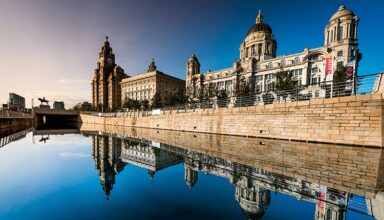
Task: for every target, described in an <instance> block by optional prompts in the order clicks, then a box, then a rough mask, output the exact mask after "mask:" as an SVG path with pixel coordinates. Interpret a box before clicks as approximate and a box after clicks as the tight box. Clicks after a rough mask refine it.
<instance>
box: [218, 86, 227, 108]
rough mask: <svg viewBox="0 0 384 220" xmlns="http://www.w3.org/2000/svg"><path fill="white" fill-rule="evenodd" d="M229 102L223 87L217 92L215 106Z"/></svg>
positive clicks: (223, 105)
mask: <svg viewBox="0 0 384 220" xmlns="http://www.w3.org/2000/svg"><path fill="white" fill-rule="evenodd" d="M228 103H229V99H228V94H227V91H226V90H225V89H222V90H220V91H219V92H218V94H217V106H218V107H226V106H227V105H228Z"/></svg>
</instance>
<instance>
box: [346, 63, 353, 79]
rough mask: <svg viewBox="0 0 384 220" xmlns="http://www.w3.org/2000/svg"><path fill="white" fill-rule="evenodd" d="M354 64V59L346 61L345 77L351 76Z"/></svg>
mask: <svg viewBox="0 0 384 220" xmlns="http://www.w3.org/2000/svg"><path fill="white" fill-rule="evenodd" d="M354 66H355V61H354V60H353V61H349V62H348V63H347V72H346V75H347V77H352V76H353V67H354Z"/></svg>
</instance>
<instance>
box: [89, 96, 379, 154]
mask: <svg viewBox="0 0 384 220" xmlns="http://www.w3.org/2000/svg"><path fill="white" fill-rule="evenodd" d="M383 105H384V102H383V95H382V93H377V94H372V95H361V96H349V97H338V98H332V99H315V100H310V101H301V102H292V103H282V104H271V105H260V106H251V107H241V108H228V109H227V108H220V109H208V110H202V109H201V110H196V111H195V112H187V113H184V112H183V113H181V112H179V113H177V111H167V112H162V114H161V115H160V116H149V117H126V118H101V117H96V116H89V115H81V120H82V121H83V122H87V123H101V124H110V125H122V126H132V127H142V128H158V129H168V130H178V131H193V132H203V133H214V134H229V135H241V136H251V137H263V138H276V139H286V140H299V141H314V142H324V143H339V144H349V145H364V146H375V147H382V146H383V143H384V137H383V129H384V124H383V118H384V112H383V107H384V106H383Z"/></svg>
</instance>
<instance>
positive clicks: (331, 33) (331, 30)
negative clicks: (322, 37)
mask: <svg viewBox="0 0 384 220" xmlns="http://www.w3.org/2000/svg"><path fill="white" fill-rule="evenodd" d="M331 42H333V30H331Z"/></svg>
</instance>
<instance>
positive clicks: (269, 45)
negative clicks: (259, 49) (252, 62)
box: [265, 42, 271, 54]
mask: <svg viewBox="0 0 384 220" xmlns="http://www.w3.org/2000/svg"><path fill="white" fill-rule="evenodd" d="M270 47H271V43H269V42H267V46H266V47H265V53H267V54H271V50H270Z"/></svg>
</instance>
